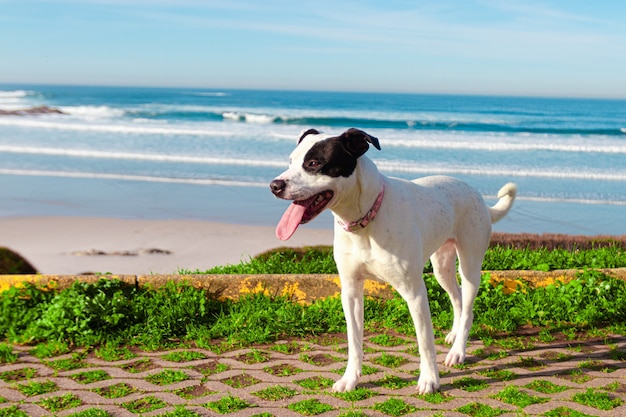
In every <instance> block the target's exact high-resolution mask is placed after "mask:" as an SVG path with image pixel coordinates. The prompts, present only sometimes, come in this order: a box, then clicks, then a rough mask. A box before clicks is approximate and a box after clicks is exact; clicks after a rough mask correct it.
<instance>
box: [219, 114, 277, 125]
mask: <svg viewBox="0 0 626 417" xmlns="http://www.w3.org/2000/svg"><path fill="white" fill-rule="evenodd" d="M222 117H223V118H224V119H227V120H234V121H237V122H246V123H256V124H269V123H273V122H275V121H276V120H277V119H278V117H277V116H270V115H266V114H254V113H238V112H230V111H227V112H224V113H222Z"/></svg>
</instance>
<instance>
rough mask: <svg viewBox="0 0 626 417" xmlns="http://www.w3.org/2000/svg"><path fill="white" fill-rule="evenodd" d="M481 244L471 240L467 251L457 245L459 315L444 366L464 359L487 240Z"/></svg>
mask: <svg viewBox="0 0 626 417" xmlns="http://www.w3.org/2000/svg"><path fill="white" fill-rule="evenodd" d="M482 246H483V244H482V242H480V243H479V242H477V241H473V242H471V250H469V251H465V250H463V248H462V247H460V248H459V247H458V248H459V250H458V251H457V253H458V256H459V273H460V275H461V316H460V318H459V321H458V327H457V332H456V337H455V339H454V343H453V344H452V347H451V348H450V351H449V352H448V355H447V356H446V360H445V361H444V364H445V365H446V366H454V365H459V364H461V363H463V362H464V361H465V348H466V344H467V339H468V337H469V332H470V330H471V328H472V323H473V321H474V311H473V309H474V300H475V299H476V295H477V294H478V289H479V288H480V279H481V266H482V262H483V257H484V253H485V251H486V250H487V246H488V240H487V241H486V243H485V244H484V250H483V248H482ZM468 252H469V253H468ZM455 321H456V317H455Z"/></svg>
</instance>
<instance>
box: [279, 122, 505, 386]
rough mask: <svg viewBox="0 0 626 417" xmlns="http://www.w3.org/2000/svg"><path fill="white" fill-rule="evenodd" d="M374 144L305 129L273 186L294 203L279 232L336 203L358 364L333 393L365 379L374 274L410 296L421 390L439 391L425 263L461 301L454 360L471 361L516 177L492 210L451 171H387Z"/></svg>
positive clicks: (338, 249)
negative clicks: (488, 259) (496, 233)
mask: <svg viewBox="0 0 626 417" xmlns="http://www.w3.org/2000/svg"><path fill="white" fill-rule="evenodd" d="M369 144H372V145H374V147H376V148H377V149H380V145H379V143H378V139H377V138H375V137H373V136H371V135H369V134H367V133H365V132H363V131H361V130H358V129H349V130H347V131H346V132H344V133H342V134H341V135H339V136H332V135H324V134H321V133H320V132H318V131H317V130H315V129H309V130H307V131H306V132H304V133H303V134H302V135H301V136H300V139H299V141H298V146H297V147H296V149H295V150H294V151H293V152H292V154H291V156H290V161H289V168H288V169H287V170H286V171H285V172H283V173H282V174H281V175H279V176H278V177H277V178H276V179H274V180H273V181H272V182H271V183H270V188H271V191H272V193H274V195H276V196H277V197H279V198H282V199H285V200H294V202H293V203H292V204H291V205H290V206H289V208H288V209H287V211H286V212H285V214H284V215H283V217H282V219H281V220H280V222H279V224H278V226H277V228H276V235H277V236H278V237H279V238H280V239H283V240H286V239H289V238H290V237H291V236H292V235H293V233H294V232H295V231H296V228H297V227H298V225H300V224H304V223H307V222H309V221H310V220H312V219H313V218H315V217H316V216H317V215H318V214H320V213H321V212H322V211H323V210H324V209H326V208H328V209H330V210H331V211H332V212H333V215H334V217H335V219H336V224H335V238H334V256H335V261H336V263H337V268H338V269H339V275H340V279H341V300H342V303H343V310H344V313H345V316H346V322H347V328H348V366H347V368H346V371H345V373H344V375H343V377H342V378H341V379H340V380H339V381H337V382H336V383H335V384H334V386H333V390H334V391H337V392H343V391H350V390H352V389H354V388H355V386H356V385H357V383H358V380H359V377H360V376H361V367H362V363H363V341H362V339H363V282H364V280H365V279H366V278H372V279H377V280H381V281H384V282H386V283H389V284H390V285H391V286H392V287H393V288H395V289H396V291H398V293H399V294H400V295H401V296H402V297H403V298H404V300H406V302H407V304H408V306H409V309H410V312H411V317H412V318H413V322H414V325H415V331H416V333H417V342H418V346H419V353H420V358H421V363H420V376H419V380H418V385H417V391H418V393H420V394H425V393H431V392H434V391H436V390H437V389H438V388H439V373H438V371H437V363H436V351H435V343H434V335H433V328H432V321H431V317H430V310H429V307H428V300H427V292H426V287H425V285H424V280H423V279H422V272H423V268H424V263H425V262H426V260H427V259H428V258H429V257H430V259H431V262H432V265H433V269H434V272H435V276H436V278H437V281H438V282H439V284H440V285H441V286H442V287H443V288H444V289H445V291H446V292H447V293H448V295H449V296H450V300H451V301H452V306H453V310H454V324H453V325H452V330H451V331H450V333H449V334H448V335H447V337H446V342H447V343H450V344H452V347H451V348H450V351H449V353H448V354H447V357H446V359H445V362H444V363H445V365H446V366H453V365H458V364H460V363H462V362H463V361H464V360H465V345H466V342H467V338H468V335H469V332H470V328H471V327H472V321H473V312H472V309H473V305H474V300H475V298H476V294H477V292H478V288H479V285H480V277H481V265H482V261H483V257H484V256H485V252H486V250H487V247H488V245H489V239H490V237H491V224H492V223H495V222H497V221H498V220H500V219H501V218H502V217H504V216H505V215H506V214H507V213H508V211H509V210H510V208H511V206H512V205H513V200H514V199H515V195H516V192H517V187H516V186H515V184H512V183H509V184H506V185H505V186H504V187H502V188H501V189H500V191H499V192H498V198H499V201H498V202H497V204H496V205H494V206H493V207H487V206H486V205H485V203H484V201H483V198H482V196H481V195H480V193H478V192H477V191H476V190H475V189H473V188H471V187H470V186H468V185H467V184H465V183H463V182H461V181H459V180H456V179H453V178H450V177H444V176H433V177H425V178H421V179H417V180H414V181H406V180H402V179H398V178H390V177H385V176H383V175H381V174H380V173H379V171H378V169H377V168H376V166H375V165H374V163H373V162H372V161H371V160H370V159H369V158H367V157H366V156H364V155H363V154H364V153H365V152H366V151H367V150H368V148H369ZM457 256H458V259H459V272H460V275H461V278H462V285H461V288H459V284H458V282H457V279H456V259H457Z"/></svg>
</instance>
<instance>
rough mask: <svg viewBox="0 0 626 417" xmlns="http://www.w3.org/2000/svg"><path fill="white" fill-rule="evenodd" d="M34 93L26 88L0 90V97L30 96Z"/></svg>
mask: <svg viewBox="0 0 626 417" xmlns="http://www.w3.org/2000/svg"><path fill="white" fill-rule="evenodd" d="M34 94H35V93H34V92H33V91H28V90H13V91H0V99H2V98H23V97H27V96H32V95H34Z"/></svg>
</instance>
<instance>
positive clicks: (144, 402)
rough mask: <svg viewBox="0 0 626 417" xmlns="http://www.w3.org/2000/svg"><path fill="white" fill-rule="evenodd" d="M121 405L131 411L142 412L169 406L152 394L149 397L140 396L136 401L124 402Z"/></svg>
mask: <svg viewBox="0 0 626 417" xmlns="http://www.w3.org/2000/svg"><path fill="white" fill-rule="evenodd" d="M121 406H122V407H124V408H125V409H127V410H128V411H130V412H131V413H135V414H141V413H147V412H150V411H154V410H158V409H159V408H164V407H167V404H166V403H165V402H164V401H163V400H160V399H159V398H157V397H154V396H152V395H150V396H148V397H143V398H139V399H137V400H135V401H129V402H125V403H122V404H121Z"/></svg>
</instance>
